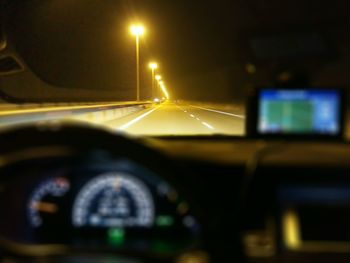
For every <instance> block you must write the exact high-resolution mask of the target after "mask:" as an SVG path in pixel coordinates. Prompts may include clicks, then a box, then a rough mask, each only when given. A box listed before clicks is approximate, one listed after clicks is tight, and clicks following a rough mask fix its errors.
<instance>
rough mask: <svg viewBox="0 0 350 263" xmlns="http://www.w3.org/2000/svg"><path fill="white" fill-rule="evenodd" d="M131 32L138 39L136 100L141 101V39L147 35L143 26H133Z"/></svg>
mask: <svg viewBox="0 0 350 263" xmlns="http://www.w3.org/2000/svg"><path fill="white" fill-rule="evenodd" d="M130 32H131V34H132V35H134V36H135V39H136V100H137V101H140V37H141V36H142V35H143V34H144V33H145V28H144V27H143V26H142V25H132V26H131V27H130Z"/></svg>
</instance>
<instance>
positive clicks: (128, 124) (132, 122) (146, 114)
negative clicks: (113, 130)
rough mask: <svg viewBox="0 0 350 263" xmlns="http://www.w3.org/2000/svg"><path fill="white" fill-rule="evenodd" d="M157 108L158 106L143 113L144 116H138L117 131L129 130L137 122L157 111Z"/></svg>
mask: <svg viewBox="0 0 350 263" xmlns="http://www.w3.org/2000/svg"><path fill="white" fill-rule="evenodd" d="M159 108H160V106H158V107H157V108H154V109H151V110H149V111H147V112H145V113H144V114H142V115H140V116H138V117H137V118H135V119H133V120H132V121H129V122H128V123H126V124H124V125H123V126H121V127H119V128H118V129H117V130H125V129H127V128H129V127H130V126H131V125H133V124H135V123H136V122H139V121H140V120H142V119H143V118H145V117H146V116H148V115H150V114H151V113H152V112H154V111H155V110H157V109H159Z"/></svg>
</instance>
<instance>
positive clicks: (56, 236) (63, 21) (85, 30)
mask: <svg viewBox="0 0 350 263" xmlns="http://www.w3.org/2000/svg"><path fill="white" fill-rule="evenodd" d="M98 2H101V1H63V0H60V1H55V0H50V1H36V0H27V1H24V0H23V1H20V0H11V1H9V0H3V1H0V8H1V9H2V10H1V11H2V17H1V19H2V31H1V37H0V46H2V47H0V97H1V103H0V111H2V109H1V106H2V105H5V104H6V105H5V106H6V107H8V106H7V104H11V105H16V107H17V108H19V109H21V110H23V109H27V108H28V107H29V106H28V105H29V104H33V105H34V104H35V105H39V104H40V103H50V107H58V105H60V104H59V103H61V102H65V103H67V104H66V106H65V107H68V106H69V107H71V106H72V105H73V106H74V107H78V106H79V105H83V104H84V102H86V101H89V103H93V102H99V103H100V102H101V101H108V102H109V101H110V100H111V99H110V97H111V96H112V95H113V96H115V97H116V98H119V101H128V100H129V99H128V97H127V94H128V90H123V89H120V90H117V91H115V93H111V91H110V89H108V88H101V89H100V90H98V91H97V92H96V90H95V89H93V88H91V89H90V88H87V89H85V88H82V87H83V86H85V85H90V84H91V87H94V86H96V85H97V86H98V85H101V86H102V85H105V84H106V86H108V84H109V83H111V81H110V79H109V77H111V76H112V75H113V73H112V72H108V71H105V72H102V70H101V72H99V71H98V70H97V71H96V68H98V67H102V66H101V65H100V64H99V63H102V62H103V59H101V56H103V55H107V51H108V52H109V51H110V50H112V47H111V46H108V44H107V42H106V39H101V42H103V43H96V54H94V55H93V56H92V57H90V58H91V60H93V59H95V60H93V63H97V64H94V65H93V63H92V62H91V63H90V61H85V58H84V56H83V55H82V54H84V52H87V50H88V48H87V47H89V48H91V50H92V49H93V46H94V43H91V42H89V40H92V37H91V35H90V33H91V34H94V33H96V34H97V35H98V32H99V31H98V30H99V26H96V27H94V26H93V23H97V24H99V23H100V24H102V23H107V21H110V18H111V17H112V15H115V12H116V11H113V12H112V11H110V10H111V6H112V5H114V4H115V3H116V2H118V4H117V6H118V7H119V8H122V7H123V8H124V9H123V10H125V8H126V7H128V8H130V6H133V4H135V5H136V6H138V8H140V9H142V8H144V7H145V6H148V5H150V6H152V8H153V7H154V6H153V5H155V4H154V3H153V2H154V1H145V3H142V4H139V5H138V3H137V2H138V1H106V2H105V3H98ZM133 2H136V3H133ZM179 2H181V3H182V4H183V5H184V6H186V1H179ZM243 2H244V1H232V3H231V4H230V3H227V2H226V1H223V3H222V6H220V5H219V3H220V1H218V4H215V3H214V2H211V3H210V4H208V3H206V2H205V1H204V2H203V3H199V2H197V1H196V3H192V4H190V3H189V4H188V6H192V5H193V6H201V5H205V6H206V8H208V10H210V9H211V8H212V9H213V10H212V12H213V19H215V18H217V17H220V14H222V15H223V16H224V14H225V15H226V14H227V16H228V17H230V14H231V11H232V14H238V13H240V12H242V14H240V15H238V17H237V18H232V20H229V21H231V23H232V24H234V23H235V22H237V21H240V22H241V23H242V25H243V24H244V23H245V25H246V30H243V29H244V26H242V27H240V28H239V29H238V26H237V28H235V30H236V31H234V32H235V33H237V35H235V36H237V37H238V38H239V39H240V41H239V42H238V44H237V46H235V47H234V48H237V49H238V50H239V51H240V52H241V54H242V55H241V56H242V57H243V55H244V59H243V58H237V60H238V62H234V63H237V65H238V64H240V65H241V66H242V67H241V68H240V69H239V70H237V71H232V72H233V73H232V74H233V75H234V76H237V74H238V75H239V77H237V85H242V89H240V90H239V91H237V92H238V93H239V94H241V95H242V94H243V95H242V97H243V98H242V100H241V102H240V103H241V105H242V108H244V117H242V118H241V117H240V120H241V122H242V127H244V131H243V132H242V134H240V133H238V134H236V135H232V134H229V135H228V134H221V133H213V134H211V135H208V134H169V133H166V134H155V135H153V136H152V135H147V136H132V135H130V134H127V133H124V132H120V131H117V130H116V129H110V128H106V127H103V126H101V125H97V124H96V123H93V122H90V123H89V122H84V121H78V120H72V119H69V120H61V119H55V118H53V117H52V116H53V115H55V114H54V113H55V110H52V112H53V113H52V114H51V115H50V116H51V117H50V118H48V117H47V118H46V117H45V118H46V119H45V118H42V119H37V118H36V117H35V118H34V117H33V120H32V121H30V122H29V121H28V122H23V118H24V117H21V116H20V117H13V116H12V115H11V114H10V113H8V112H5V110H4V113H3V114H1V115H0V209H1V213H0V215H1V216H0V262H4V263H10V262H11V263H12V262H13V263H15V262H16V263H17V262H67V263H68V262H69V263H71V262H72V263H73V262H74V263H75V262H88V263H89V262H122V263H124V262H125V263H128V262H130V263H131V262H175V263H209V262H219V263H221V262H248V263H249V262H252V263H259V262H262V263H265V262H271V263H274V262H300V263H301V262H349V260H350V224H349V222H350V178H349V174H350V173H349V171H350V159H349V158H350V147H349V145H348V135H349V133H348V129H347V127H348V114H347V111H348V105H349V102H348V95H347V90H348V87H347V85H348V83H349V82H347V81H348V80H347V78H348V75H349V74H348V73H347V70H346V69H349V65H348V64H349V62H348V61H350V60H347V59H348V56H349V52H348V50H349V49H348V47H349V46H350V44H349V43H350V42H349V40H350V35H349V32H347V31H348V25H349V23H348V21H349V19H348V18H347V16H348V10H349V9H345V7H346V1H334V2H335V3H336V4H334V5H333V4H331V3H330V2H329V1H327V4H324V3H323V1H303V3H301V2H302V1H300V4H299V3H296V2H299V1H286V2H285V3H284V1H280V2H279V1H271V3H268V1H258V0H254V1H253V0H249V1H246V2H244V3H243ZM305 2H310V3H309V4H306V3H305ZM156 4H157V5H158V4H159V5H160V7H158V9H157V8H155V9H154V12H155V13H158V12H160V11H161V10H162V8H165V6H166V4H165V3H164V4H163V5H164V6H162V4H161V3H158V2H157V3H156ZM335 5H337V6H336V7H335ZM140 6H141V7H140ZM242 6H245V7H246V6H249V7H250V8H249V9H240V8H239V7H242ZM225 7H226V9H228V7H231V8H232V10H231V9H229V10H225V11H224V10H222V8H224V9H225ZM316 7H317V8H318V9H317V8H316ZM128 8H126V9H127V10H130V9H128ZM287 8H289V9H287ZM313 8H316V9H317V10H316V11H314V12H312V14H314V16H312V17H311V18H310V17H308V14H309V13H308V12H310V10H313ZM199 9H200V8H199ZM203 9H204V7H203ZM286 9H287V10H286ZM117 10H119V9H118V8H117ZM142 10H143V9H142ZM145 10H146V11H147V9H145ZM181 10H182V9H181V8H179V9H176V12H179V13H175V14H173V13H174V12H175V11H173V10H172V9H171V8H169V9H167V10H165V9H164V12H165V14H167V15H170V14H173V15H174V16H176V15H178V14H181V12H180V11H181ZM191 10H192V9H191ZM191 10H189V11H188V12H189V13H191ZM242 10H243V11H242ZM248 10H249V12H248ZM146 11H145V12H146ZM221 11H222V13H221ZM104 12H105V13H104ZM198 12H200V11H198ZM245 12H246V13H245ZM214 13H215V15H214ZM92 14H99V15H98V16H96V17H93V16H92ZM248 14H249V15H250V16H252V17H264V19H265V20H262V21H265V24H264V26H263V25H261V27H257V29H258V31H252V28H253V26H251V24H252V23H253V22H252V21H250V19H248V18H247V15H248ZM262 14H264V15H262ZM274 14H276V16H275V19H273V18H271V16H273V15H274ZM164 16H165V15H164ZM265 16H266V17H265ZM97 18H99V19H97ZM225 18H226V16H225ZM208 19H209V18H208ZM222 19H223V20H224V18H222ZM209 20H210V19H209ZM166 21H168V20H166ZM257 21H259V20H257ZM279 21H282V22H279ZM255 22H256V21H255ZM81 23H83V25H81ZM84 23H85V24H84ZM249 23H251V24H249ZM256 23H257V25H258V24H259V23H258V22H256ZM280 23H281V24H280ZM291 24H292V25H294V26H290V25H291ZM70 26H71V27H70ZM113 26H114V25H113ZM259 26H260V25H259ZM111 27H112V26H111ZM169 27H170V26H169ZM174 27H175V28H174V29H176V26H174ZM232 27H235V26H234V25H232ZM68 28H69V29H68ZM266 28H267V29H268V30H266ZM78 29H79V30H78ZM90 30H91V32H90ZM179 30H180V29H179ZM78 31H79V32H78ZM117 31H118V30H117ZM77 32H78V33H77ZM108 32H109V31H108ZM256 32H258V33H256ZM66 35H69V37H67V39H64V36H66ZM86 35H88V36H86ZM169 35H170V34H169ZM83 36H86V38H84V37H83ZM166 38H168V36H167V37H166ZM77 39H81V40H80V41H81V42H77V41H76V40H77ZM96 39H98V38H97V37H96ZM96 39H95V41H97V40H96ZM56 41H57V42H56ZM125 41H126V40H125ZM293 41H294V42H293ZM97 42H98V41H97ZM180 42H181V41H180ZM248 42H249V43H250V44H249V45H248V44H247V43H248ZM63 43H66V45H63ZM81 43H83V44H81ZM84 43H88V44H86V45H85V44H84ZM291 43H294V44H291ZM295 43H297V44H295ZM80 44H81V45H82V46H83V47H82V50H80V51H74V49H79V47H80ZM99 45H106V48H105V50H104V49H99V47H100V46H99ZM213 45H214V44H213ZM121 46H122V45H121V44H120V46H119V47H118V48H121ZM248 46H249V48H248ZM295 47H297V48H295ZM60 48H62V50H61V51H60V50H59V49H60ZM71 49H73V52H75V53H77V54H76V57H79V59H77V58H71V57H68V53H69V50H71ZM193 52H195V51H193ZM121 53H122V55H119V56H120V57H119V58H120V60H121V61H123V60H122V56H123V54H124V53H123V52H121ZM173 56H175V55H169V57H170V58H172V59H175V58H174V57H173ZM208 56H209V55H208ZM97 58H98V59H97ZM253 58H254V59H253ZM96 59H97V60H96ZM179 59H180V58H179ZM181 59H184V60H185V59H186V58H185V57H183V58H181ZM229 59H232V57H231V55H230V56H229ZM106 60H107V62H106V63H107V64H108V63H109V64H108V65H105V66H106V67H109V66H112V65H114V64H113V63H115V62H114V61H113V62H112V61H109V58H106ZM203 61H204V60H203ZM203 61H199V62H198V63H202V62H203ZM242 61H244V62H242ZM245 61H250V62H249V64H246V63H245ZM183 63H185V61H183ZM191 63H192V62H191V61H189V64H191ZM56 64H57V65H56ZM117 64H118V65H117V66H116V67H117V70H118V73H115V74H116V75H115V76H114V75H113V76H114V77H116V78H117V79H118V78H120V79H121V81H123V80H122V76H123V74H127V73H126V72H127V70H128V69H125V70H124V71H123V68H124V66H125V61H124V62H120V63H118V60H117ZM191 65H194V64H191ZM188 67H190V66H188ZM232 67H233V68H237V67H236V66H235V65H233V66H232ZM93 68H94V70H95V71H93V70H92V69H93ZM256 68H258V70H257V69H256ZM260 68H262V69H261V71H259V69H260ZM320 68H321V69H320ZM80 70H81V72H85V75H87V77H86V79H85V78H83V77H81V75H79V72H80ZM84 70H85V71H84ZM240 70H242V71H244V72H245V73H242V74H241V73H240V72H241V71H240ZM256 70H257V71H258V73H255V71H256ZM132 72H133V71H132ZM230 72H231V71H230ZM252 72H254V73H252ZM230 74H231V73H230ZM252 74H253V75H254V76H251V75H252ZM327 74H328V75H327ZM77 75H78V77H77ZM326 75H327V76H329V77H326ZM248 76H249V78H250V79H249V81H247V79H248ZM95 77H96V80H95V82H93V81H92V80H91V79H94V78H95ZM103 79H105V82H103V81H104V80H103ZM204 81H206V80H204ZM244 81H246V82H249V83H248V84H247V85H243V84H242V83H243V82H244ZM123 85H124V84H123ZM125 85H126V84H125ZM64 86H67V87H64ZM74 87H77V88H76V89H75V88H74ZM111 87H112V88H113V85H112V86H111ZM231 89H232V93H234V92H235V87H234V86H232V87H231ZM204 91H205V92H209V91H207V90H204V88H203V92H204ZM113 92H114V91H113ZM210 92H213V93H214V92H215V88H212V89H211V90H210ZM111 94H112V95H111ZM213 96H215V95H213ZM91 98H93V99H91ZM112 100H117V99H114V97H113V99H112ZM185 101H186V99H181V100H180V99H179V100H173V101H171V102H170V101H169V100H166V99H164V101H159V100H158V101H157V102H154V103H153V102H149V101H148V102H147V105H149V104H151V106H145V107H162V105H165V106H163V107H170V106H167V105H168V104H171V105H174V107H180V108H181V107H185V106H183V105H187V104H186V103H187V102H185ZM237 103H238V102H237ZM145 104H146V103H145ZM84 105H85V104H84ZM91 105H92V106H91ZM91 105H90V106H89V107H93V104H91ZM5 106H4V108H5ZM35 107H36V106H35ZM40 107H42V106H40ZM40 107H39V106H38V108H39V110H40ZM79 107H80V106H79ZM118 107H120V106H118ZM171 107H172V106H171ZM17 108H16V109H17ZM6 109H7V108H6ZM142 110H144V108H142ZM32 111H36V110H32ZM184 111H185V110H184ZM31 113H32V112H31ZM131 114H134V113H131ZM169 116H170V115H169ZM54 117H56V115H55V116H54ZM21 118H22V119H21ZM25 118H29V117H28V116H27V115H26V117H25ZM169 118H170V117H169ZM22 122H23V123H22ZM159 125H161V124H159ZM178 125H180V124H178ZM207 126H208V125H207Z"/></svg>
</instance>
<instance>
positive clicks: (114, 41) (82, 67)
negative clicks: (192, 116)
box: [8, 0, 347, 101]
mask: <svg viewBox="0 0 350 263" xmlns="http://www.w3.org/2000/svg"><path fill="white" fill-rule="evenodd" d="M282 2H283V3H282ZM305 2H307V3H305ZM327 2H328V4H322V1H295V0H293V1H292V0H290V1H277V0H269V1H265V0H236V1H233V0H227V1H226V0H220V1H197V0H195V1H189V0H172V1H170V0H159V1H155V0H154V1H151V0H143V1H136V0H134V1H132V0H103V1H102V0H89V1H87V0H75V1H72V0H50V1H34V0H31V1H29V0H28V1H20V0H13V1H11V4H9V10H10V12H9V17H8V29H9V35H10V37H11V39H12V40H13V42H14V45H15V47H16V49H17V50H18V52H19V53H20V54H21V55H22V56H23V58H24V59H25V60H26V62H27V63H28V65H29V66H30V67H31V68H32V69H33V70H34V71H35V72H36V73H37V74H38V75H39V76H40V77H41V78H42V79H44V80H46V81H47V82H49V83H52V84H54V85H58V86H64V87H68V88H72V89H74V88H87V89H96V90H111V94H112V95H113V94H114V95H115V97H116V99H118V98H117V96H118V95H117V92H115V91H117V90H130V92H131V91H132V90H133V87H134V86H135V57H134V56H135V55H134V47H135V44H134V39H133V37H132V36H131V35H130V34H129V32H128V29H129V25H130V24H131V23H132V22H137V21H140V22H142V23H144V24H145V26H146V27H147V34H146V35H145V37H144V38H143V39H142V45H141V55H142V69H143V72H142V88H143V91H144V92H143V96H144V97H147V96H148V94H149V93H148V92H149V90H150V89H149V86H150V74H149V70H148V68H147V64H148V62H149V61H150V60H156V61H158V62H159V63H160V66H161V69H160V70H161V74H162V75H163V76H164V78H165V80H166V84H167V85H168V87H169V89H170V90H171V93H172V95H173V97H176V98H179V99H197V100H221V101H235V100H239V99H240V98H242V97H243V95H244V92H245V89H246V88H247V87H248V86H249V85H252V84H253V83H254V82H256V81H257V80H259V81H260V80H261V82H262V83H263V82H264V81H265V82H266V81H267V80H269V78H270V77H271V72H269V71H268V70H266V69H269V70H270V69H272V68H273V67H274V65H275V64H278V63H277V62H276V61H272V62H271V61H258V60H256V59H255V58H254V56H252V55H251V51H250V50H249V47H248V45H249V38H250V37H251V36H255V35H259V34H260V35H261V34H265V33H266V32H267V33H268V34H270V33H271V32H277V34H280V33H281V32H285V31H286V30H289V29H291V30H292V31H293V32H295V31H298V30H300V31H303V30H305V28H306V29H310V30H311V31H315V30H318V32H319V31H320V29H321V31H322V30H323V29H324V28H326V29H327V30H328V31H329V27H328V25H330V26H331V27H330V28H332V26H333V25H334V27H333V28H338V29H339V26H338V24H339V23H343V24H344V22H343V19H346V17H347V13H346V12H347V11H346V10H347V9H346V8H345V7H344V5H346V2H347V1H340V0H337V1H333V2H334V3H333V2H332V3H333V4H332V5H329V1H327ZM325 24H326V26H325ZM320 26H321V28H320ZM332 32H333V31H332ZM337 34H338V33H337ZM339 34H341V33H339ZM337 36H338V35H337ZM249 63H253V64H254V65H256V66H257V69H258V72H257V74H256V76H255V75H254V76H252V75H251V74H249V73H248V72H247V70H246V67H247V64H249ZM298 63H299V64H305V62H304V61H297V62H295V60H294V61H293V65H295V64H298ZM327 63H329V62H327ZM261 67H263V70H261V72H260V71H259V69H260V68H261ZM259 73H260V75H259ZM114 92H115V93H114ZM131 94H132V93H131Z"/></svg>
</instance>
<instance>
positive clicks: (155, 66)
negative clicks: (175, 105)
mask: <svg viewBox="0 0 350 263" xmlns="http://www.w3.org/2000/svg"><path fill="white" fill-rule="evenodd" d="M149 68H150V69H151V70H152V96H153V97H154V96H155V92H154V90H155V72H156V69H157V68H158V64H157V63H155V62H151V63H149Z"/></svg>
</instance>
